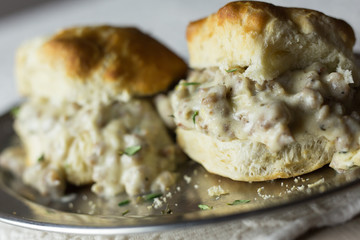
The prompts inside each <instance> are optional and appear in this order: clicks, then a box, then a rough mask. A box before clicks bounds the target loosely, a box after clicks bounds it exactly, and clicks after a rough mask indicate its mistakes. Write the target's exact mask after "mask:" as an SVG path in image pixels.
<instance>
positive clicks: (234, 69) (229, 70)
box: [225, 68, 239, 73]
mask: <svg viewBox="0 0 360 240" xmlns="http://www.w3.org/2000/svg"><path fill="white" fill-rule="evenodd" d="M237 70H239V69H238V68H232V69H228V70H225V71H226V72H228V73H232V72H235V71H237Z"/></svg>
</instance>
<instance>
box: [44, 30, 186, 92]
mask: <svg viewBox="0 0 360 240" xmlns="http://www.w3.org/2000/svg"><path fill="white" fill-rule="evenodd" d="M39 50H40V51H39V53H40V55H41V58H42V59H43V60H44V62H47V63H48V64H50V66H51V67H53V68H54V70H55V69H56V70H60V71H64V72H65V74H66V76H67V77H69V78H70V79H73V80H75V81H81V82H84V83H85V82H87V81H91V80H92V79H93V78H94V76H95V75H96V77H100V78H101V79H103V82H104V83H114V84H116V87H118V88H119V90H121V91H123V90H128V91H129V93H130V95H135V96H144V95H145V96H146V95H152V94H154V93H157V92H160V91H164V90H166V89H167V88H168V87H169V85H171V84H172V83H173V82H174V81H175V80H178V79H179V78H181V77H183V76H184V75H185V74H186V71H187V66H186V64H185V63H184V62H183V61H182V60H181V59H180V58H179V57H178V56H176V55H175V54H174V53H172V52H171V51H170V50H169V49H167V48H166V47H165V46H164V45H162V44H161V43H159V42H158V41H156V40H155V39H153V38H152V37H150V36H148V35H146V34H144V33H142V32H141V31H139V30H138V29H136V28H131V27H126V28H120V27H112V26H95V27H74V28H69V29H65V30H62V31H60V32H59V33H57V34H56V35H55V36H53V37H52V38H50V39H49V40H48V41H47V42H45V43H44V44H43V45H42V46H41V48H40V49H39Z"/></svg>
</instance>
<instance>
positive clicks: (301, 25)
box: [187, 1, 358, 82]
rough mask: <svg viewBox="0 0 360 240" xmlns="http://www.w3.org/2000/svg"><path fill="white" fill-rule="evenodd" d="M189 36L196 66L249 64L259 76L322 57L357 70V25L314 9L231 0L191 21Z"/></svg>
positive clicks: (249, 72) (266, 77)
mask: <svg viewBox="0 0 360 240" xmlns="http://www.w3.org/2000/svg"><path fill="white" fill-rule="evenodd" d="M187 41H188V47H189V54H190V66H191V67H193V68H206V67H221V68H225V69H226V68H231V67H236V66H240V67H244V68H246V71H245V75H246V76H248V77H250V78H251V79H253V80H255V81H259V82H262V81H264V80H271V79H273V78H275V77H277V76H279V75H280V74H281V73H283V72H285V71H287V70H292V69H299V68H304V67H306V66H307V65H308V64H309V63H312V62H316V61H320V62H322V63H325V64H327V65H331V66H332V68H333V69H335V68H337V67H340V68H343V69H345V68H347V69H351V70H353V71H355V68H354V66H353V62H352V61H353V56H352V47H353V45H354V43H355V35H354V32H353V30H352V28H351V27H350V26H349V25H348V24H347V23H346V22H344V21H343V20H339V19H335V18H332V17H329V16H326V15H325V14H323V13H321V12H318V11H314V10H309V9H302V8H285V7H278V6H274V5H272V4H269V3H263V2H256V1H239V2H231V3H228V4H227V5H225V6H224V7H222V8H221V9H220V10H219V11H218V12H216V13H215V14H212V15H210V16H208V17H206V18H203V19H200V20H198V21H194V22H191V23H190V24H189V25H188V28H187ZM353 75H356V76H357V75H358V74H357V73H354V74H353Z"/></svg>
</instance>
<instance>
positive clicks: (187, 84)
mask: <svg viewBox="0 0 360 240" xmlns="http://www.w3.org/2000/svg"><path fill="white" fill-rule="evenodd" d="M200 84H201V83H199V82H184V83H182V85H183V86H192V85H200Z"/></svg>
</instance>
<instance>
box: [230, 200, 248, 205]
mask: <svg viewBox="0 0 360 240" xmlns="http://www.w3.org/2000/svg"><path fill="white" fill-rule="evenodd" d="M249 202H250V200H235V201H233V202H232V203H228V204H227V205H230V206H233V205H239V204H244V203H249Z"/></svg>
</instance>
